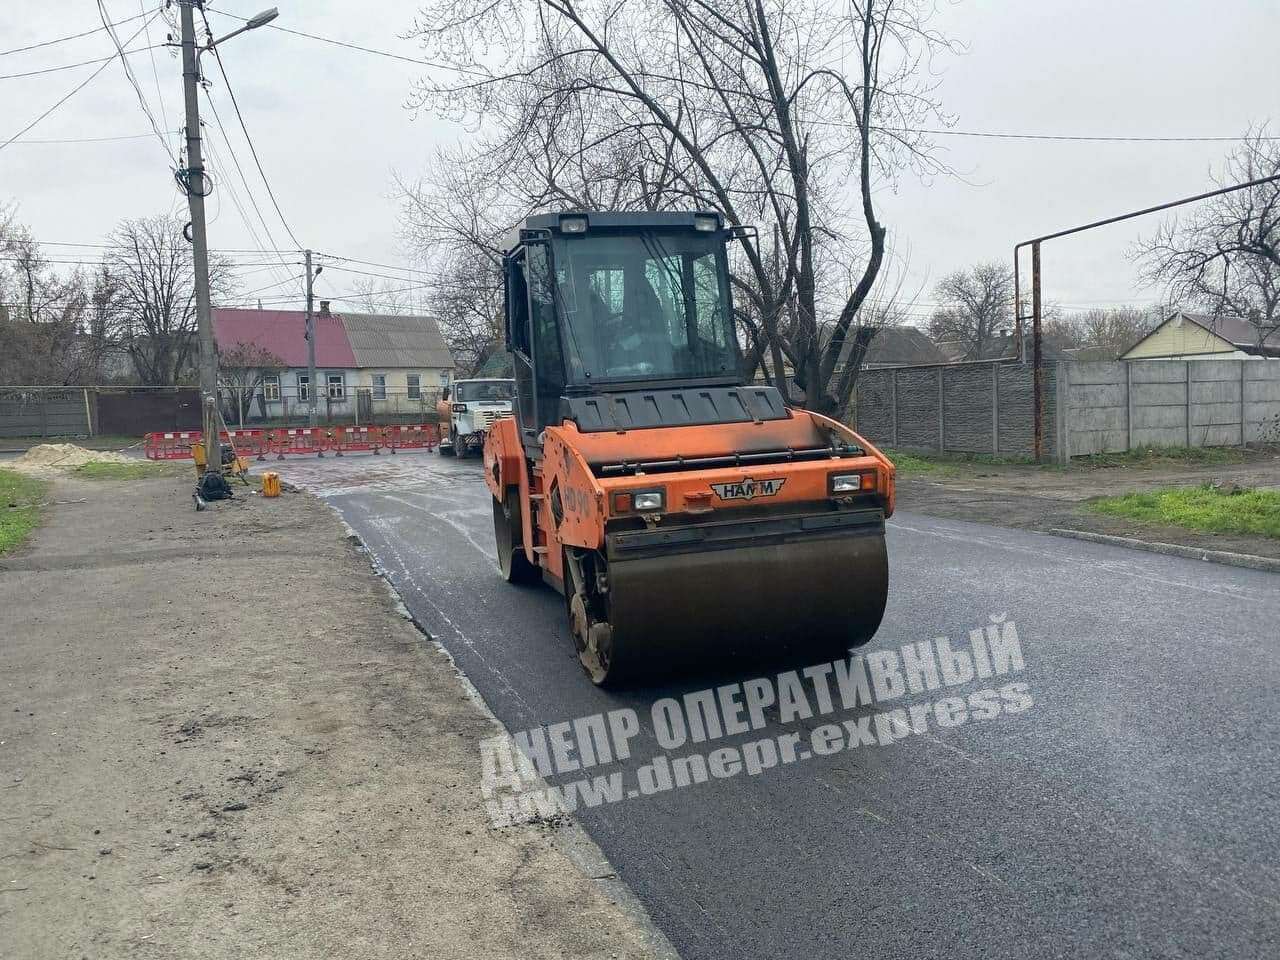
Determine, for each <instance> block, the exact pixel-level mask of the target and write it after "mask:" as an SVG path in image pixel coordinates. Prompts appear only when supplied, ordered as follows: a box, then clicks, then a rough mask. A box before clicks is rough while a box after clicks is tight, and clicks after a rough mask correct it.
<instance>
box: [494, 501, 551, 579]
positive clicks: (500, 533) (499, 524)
mask: <svg viewBox="0 0 1280 960" xmlns="http://www.w3.org/2000/svg"><path fill="white" fill-rule="evenodd" d="M493 539H494V541H495V543H496V544H497V548H498V568H499V569H500V570H501V571H502V579H504V580H506V581H507V583H536V582H537V581H538V580H540V579H541V578H542V574H541V572H540V571H539V569H538V568H537V567H536V566H534V565H533V564H532V563H530V562H529V558H528V557H526V556H525V555H524V544H523V542H522V540H523V535H522V530H521V523H520V498H519V494H514V495H513V494H510V493H509V494H507V497H506V500H505V501H502V500H499V499H498V498H497V497H494V498H493Z"/></svg>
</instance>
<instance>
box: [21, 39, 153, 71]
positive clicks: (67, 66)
mask: <svg viewBox="0 0 1280 960" xmlns="http://www.w3.org/2000/svg"><path fill="white" fill-rule="evenodd" d="M164 46H168V44H164V43H156V44H152V45H151V46H149V47H138V48H136V49H134V50H130V51H129V56H133V55H134V54H135V53H146V52H147V51H148V50H158V49H160V48H161V47H164ZM117 56H118V54H115V53H113V54H112V55H111V56H109V57H94V58H93V59H92V60H81V61H80V62H79V63H64V64H62V65H60V66H57V67H41V68H40V69H39V70H27V71H26V72H24V73H0V80H18V79H21V78H22V77H39V76H42V75H43V74H46V73H59V72H60V71H62V70H74V69H75V68H76V67H87V66H90V65H91V64H95V63H110V62H111V61H112V60H114V59H115V58H116V57H117ZM151 56H152V57H155V54H154V53H152V54H151Z"/></svg>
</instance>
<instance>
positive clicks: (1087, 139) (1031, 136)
mask: <svg viewBox="0 0 1280 960" xmlns="http://www.w3.org/2000/svg"><path fill="white" fill-rule="evenodd" d="M213 12H214V13H216V14H220V15H221V16H224V17H230V18H231V19H233V20H240V21H242V22H245V21H247V20H248V19H249V18H248V17H241V16H238V15H236V14H234V13H227V12H226V11H225V10H214V11H213ZM267 26H269V27H270V28H271V29H272V30H279V31H280V32H282V33H290V34H293V35H294V36H295V37H305V38H306V39H308V40H316V41H319V42H320V43H328V44H332V45H334V46H336V47H345V48H347V49H348V50H356V51H358V52H360V53H367V54H371V55H373V56H377V57H385V58H387V59H390V60H399V61H402V62H404V63H412V64H415V65H417V66H422V67H435V68H436V69H439V70H448V71H450V72H452V73H459V74H462V75H464V76H472V77H477V78H479V79H480V80H482V81H492V82H495V83H496V82H499V81H516V82H520V83H524V84H527V85H529V86H540V85H539V84H537V83H536V82H535V81H533V80H530V79H527V78H523V77H503V76H493V75H491V74H489V73H485V72H484V71H479V70H469V69H466V68H464V67H461V66H459V65H456V64H448V63H436V62H434V61H431V60H422V59H419V58H417V57H409V56H405V55H404V54H400V53H392V52H391V51H389V50H378V49H376V48H375V47H366V46H363V45H361V44H358V43H352V42H350V41H347V40H338V39H335V38H333V37H325V36H321V35H319V34H315V33H305V32H304V31H302V30H292V29H290V28H289V27H283V26H278V25H276V24H274V23H272V24H267ZM809 122H810V123H816V124H820V125H824V126H840V127H844V126H848V124H844V123H840V122H838V121H834V120H827V121H821V120H811V121H809ZM875 129H878V130H881V131H884V132H886V133H923V134H927V135H930V136H939V137H978V138H983V139H988V140H1048V141H1069V142H1077V143H1236V142H1238V141H1240V140H1243V139H1244V137H1240V136H1236V137H1223V136H1188V137H1146V136H1081V135H1070V134H1041V133H997V132H991V131H986V130H946V129H934V128H929V127H876V128H875ZM1257 139H1261V140H1265V141H1280V136H1276V137H1260V138H1257Z"/></svg>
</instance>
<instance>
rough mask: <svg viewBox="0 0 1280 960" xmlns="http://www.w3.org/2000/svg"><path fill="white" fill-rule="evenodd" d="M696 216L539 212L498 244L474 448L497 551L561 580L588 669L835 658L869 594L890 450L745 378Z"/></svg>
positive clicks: (870, 629)
mask: <svg viewBox="0 0 1280 960" xmlns="http://www.w3.org/2000/svg"><path fill="white" fill-rule="evenodd" d="M740 231H741V228H734V227H728V226H726V225H725V223H724V222H723V220H722V218H721V217H720V215H719V214H717V213H701V212H656V213H614V212H608V213H582V212H572V213H559V214H555V213H551V214H539V215H536V216H531V217H529V218H528V219H527V220H526V221H525V223H524V224H523V226H522V227H520V228H519V229H518V230H516V231H515V233H514V234H513V235H512V237H511V238H510V239H509V240H508V242H507V244H506V245H505V246H506V249H505V251H504V253H505V257H504V270H505V290H506V297H505V300H506V327H507V341H508V348H509V349H510V351H511V353H512V356H513V358H514V367H515V369H514V375H515V383H516V404H515V410H514V415H513V416H512V417H510V418H506V419H503V420H499V421H498V422H497V423H496V424H495V425H494V427H493V428H492V429H491V430H490V432H489V434H488V437H487V439H486V441H485V447H484V470H485V481H486V483H487V484H488V486H489V489H490V491H492V493H493V524H494V533H495V537H496V540H497V552H498V561H499V566H500V568H501V571H502V574H503V576H504V577H505V578H506V579H507V580H508V581H511V582H536V581H538V580H541V581H544V582H545V583H547V584H550V585H551V586H552V587H554V588H555V589H556V590H558V591H559V592H560V593H562V594H563V595H564V597H565V606H566V611H567V615H568V619H569V627H570V631H571V633H572V636H573V642H574V645H575V647H576V648H577V654H578V658H579V660H580V661H581V663H582V666H583V668H584V669H585V670H586V672H587V674H588V675H589V676H590V677H591V679H592V681H594V682H595V683H597V684H602V685H613V684H619V683H624V682H634V681H636V680H638V679H642V678H643V679H653V680H656V679H662V678H668V677H671V676H674V675H678V674H679V673H680V672H683V671H686V670H688V669H689V668H693V669H694V670H696V669H698V668H699V667H701V666H706V665H708V664H711V665H716V664H719V663H721V662H724V661H731V660H733V659H734V658H736V657H739V656H747V655H752V656H754V655H758V654H763V655H765V656H767V657H773V656H781V657H784V658H787V659H793V658H794V659H795V660H796V661H797V662H816V661H818V660H821V659H830V658H832V657H836V656H841V655H843V654H844V653H845V652H847V650H848V649H849V648H851V647H856V646H859V645H861V644H864V643H866V642H867V641H868V640H869V639H871V637H872V636H873V635H874V633H875V631H876V629H877V628H878V627H879V625H880V620H881V617H882V616H883V614H884V607H885V600H886V598H887V595H888V586H889V581H888V561H887V557H886V553H885V540H884V524H885V518H886V517H888V516H890V515H891V514H892V512H893V506H894V467H893V464H892V463H890V461H889V460H888V458H887V457H885V456H884V454H882V453H881V452H880V451H879V450H877V449H876V448H875V447H873V446H872V445H871V444H869V443H868V442H867V441H865V440H864V439H862V437H860V436H858V434H856V433H854V432H853V431H852V430H850V429H849V428H848V427H846V426H845V425H844V424H841V423H839V422H837V421H835V420H832V419H830V418H827V417H824V416H820V415H818V414H816V413H812V412H810V411H807V410H802V409H793V408H789V407H787V406H786V405H785V404H784V403H783V402H782V397H781V395H780V394H779V392H778V391H777V390H776V389H775V388H774V387H771V386H762V385H756V384H744V383H743V382H742V380H743V378H742V375H741V370H742V363H741V356H740V348H739V344H738V338H737V335H736V331H735V328H734V321H733V310H732V305H731V300H730V282H729V268H728V260H727V246H728V244H729V243H731V242H734V240H735V239H737V238H739V237H740V236H741V233H740Z"/></svg>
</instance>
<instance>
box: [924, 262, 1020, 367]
mask: <svg viewBox="0 0 1280 960" xmlns="http://www.w3.org/2000/svg"><path fill="white" fill-rule="evenodd" d="M935 295H936V296H937V298H938V300H939V302H940V303H941V304H943V305H942V306H940V307H938V309H937V310H935V311H934V314H933V316H932V317H930V318H929V335H930V336H931V337H933V339H934V340H937V341H939V342H948V341H953V342H958V343H961V344H963V345H964V347H965V350H966V353H965V358H966V359H969V360H973V359H977V358H980V357H982V356H984V355H985V354H986V352H987V351H988V349H989V347H990V346H991V344H992V343H994V342H996V341H997V340H998V339H999V338H1000V337H1001V336H1002V335H1004V334H1007V333H1009V332H1011V331H1012V329H1013V270H1012V268H1011V267H1009V266H1008V265H1007V264H1004V263H999V262H995V261H992V262H990V263H979V264H976V265H975V266H973V267H970V268H969V269H967V270H957V271H956V272H955V273H952V274H949V275H948V276H946V277H943V278H942V280H940V281H939V282H938V285H937V287H936V288H935Z"/></svg>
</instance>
